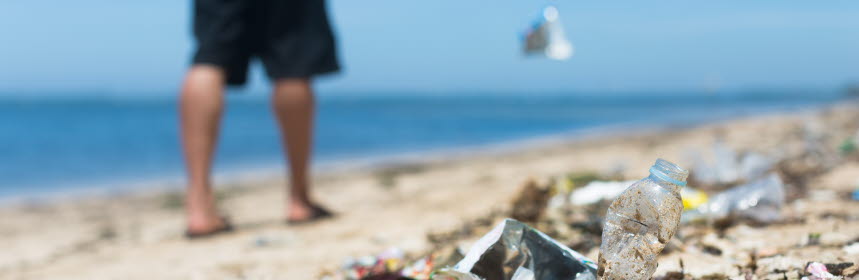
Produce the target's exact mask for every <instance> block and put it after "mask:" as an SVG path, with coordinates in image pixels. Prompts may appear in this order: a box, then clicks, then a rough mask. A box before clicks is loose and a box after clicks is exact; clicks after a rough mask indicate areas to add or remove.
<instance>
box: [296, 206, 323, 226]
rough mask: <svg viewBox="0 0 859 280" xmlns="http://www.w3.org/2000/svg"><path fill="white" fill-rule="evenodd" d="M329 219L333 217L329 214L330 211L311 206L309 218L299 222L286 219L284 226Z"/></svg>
mask: <svg viewBox="0 0 859 280" xmlns="http://www.w3.org/2000/svg"><path fill="white" fill-rule="evenodd" d="M331 217H334V214H333V213H331V211H328V210H327V209H325V208H322V207H319V206H313V214H312V215H310V217H308V218H306V219H301V220H294V219H286V224H287V225H290V226H298V225H305V224H309V223H313V222H316V221H319V220H324V219H329V218H331Z"/></svg>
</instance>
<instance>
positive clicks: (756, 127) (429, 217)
mask: <svg viewBox="0 0 859 280" xmlns="http://www.w3.org/2000/svg"><path fill="white" fill-rule="evenodd" d="M857 129H859V107H857V106H856V105H855V104H842V105H839V106H835V107H830V108H824V109H819V110H810V111H807V112H788V113H779V114H771V115H765V116H755V117H750V118H745V119H739V120H731V121H724V122H718V123H711V124H704V125H698V126H694V127H676V128H665V129H660V130H652V131H646V132H642V131H630V132H619V133H613V134H608V135H602V136H594V137H584V138H579V139H571V140H565V141H547V142H545V143H541V144H535V145H529V146H527V147H525V146H518V147H511V148H509V149H507V150H503V151H493V152H485V153H476V154H474V155H467V156H462V155H460V156H456V157H452V158H438V157H436V158H433V159H431V160H425V161H424V160H420V159H417V160H414V161H412V162H407V163H403V164H398V165H391V166H387V167H379V168H369V169H368V168H363V169H359V170H346V171H340V172H328V173H325V172H322V173H325V174H324V175H320V176H317V177H316V178H314V184H315V186H316V189H315V192H316V196H317V197H318V199H319V200H320V201H321V202H322V203H324V204H325V205H327V206H329V207H330V208H331V209H332V210H333V211H335V212H336V213H337V214H338V215H337V217H336V218H334V219H330V220H326V221H322V222H319V223H315V224H309V225H305V226H287V225H285V224H284V223H283V212H284V207H283V202H284V190H283V187H284V186H285V182H284V181H283V180H282V179H281V178H278V177H274V178H259V179H253V180H245V181H241V182H230V183H224V184H219V185H218V186H217V188H218V194H219V197H220V200H221V208H222V209H223V210H224V212H225V213H227V214H228V215H229V216H230V217H231V219H232V220H233V221H234V223H235V225H236V227H237V230H236V231H235V232H233V233H229V234H224V235H220V236H217V237H213V238H209V239H203V240H194V241H188V240H185V239H184V238H183V236H182V232H183V229H184V228H183V222H184V221H183V211H182V205H181V203H182V198H181V193H179V192H175V191H157V192H151V193H125V194H112V195H92V196H87V197H78V198H75V199H60V200H53V201H48V202H40V201H29V202H15V203H11V204H7V205H4V206H0V248H3V249H2V251H3V253H2V254H0V279H316V278H317V277H318V275H319V274H320V273H321V272H322V271H324V270H330V269H334V268H336V267H337V266H338V265H339V264H340V263H341V262H342V261H343V259H344V258H346V257H349V256H362V255H368V254H374V253H377V252H380V251H382V250H384V249H386V248H389V247H399V248H401V249H403V250H405V251H406V252H407V253H409V254H411V255H420V254H423V253H426V252H428V251H430V250H431V249H432V246H433V244H432V243H431V242H430V241H429V240H428V238H427V234H428V233H433V232H444V231H451V230H454V229H456V228H458V227H460V226H461V225H462V224H463V223H464V222H466V221H470V220H474V219H478V218H480V217H485V216H486V215H487V213H490V212H493V211H495V212H504V211H509V210H510V209H509V208H510V201H511V200H512V199H513V198H514V197H515V196H516V195H517V194H518V191H519V189H520V186H521V185H522V183H523V182H525V181H527V180H528V179H530V178H535V179H537V180H543V179H545V178H550V177H552V176H559V175H563V174H567V173H570V172H595V173H599V174H614V175H617V176H621V177H624V178H627V179H639V178H642V177H644V176H646V175H647V172H648V171H647V170H648V167H649V166H650V165H652V164H653V162H654V161H655V159H656V158H658V157H661V158H666V159H670V160H672V161H675V162H676V163H678V164H679V165H681V166H690V167H691V165H692V159H691V158H690V156H689V154H690V151H694V150H707V149H709V147H710V146H711V145H712V143H713V142H714V141H715V139H716V138H721V139H724V141H725V143H726V144H727V145H729V146H731V147H733V148H736V149H738V150H752V151H757V152H760V153H762V154H765V155H771V156H783V155H790V154H792V153H800V152H802V151H803V150H804V149H805V145H806V143H807V141H808V139H807V138H808V135H814V136H815V137H818V136H819V138H820V139H819V142H820V145H821V147H824V148H825V149H826V150H828V151H830V152H834V153H837V151H836V149H837V147H838V146H839V145H840V144H841V142H842V141H843V140H844V139H845V138H846V137H848V136H850V135H852V134H854V133H856V131H857ZM815 141H817V140H815ZM693 172H694V170H693ZM803 176H808V178H804V180H806V181H807V182H808V183H807V185H808V188H809V190H811V191H809V192H808V193H805V194H802V195H801V197H800V198H799V199H796V200H791V202H790V203H789V204H788V205H787V206H786V207H785V208H784V209H783V210H782V211H783V212H785V213H786V214H788V215H789V216H790V217H800V218H804V222H803V223H787V224H777V225H770V226H766V227H751V226H746V225H738V226H733V227H731V228H728V229H727V230H726V231H725V232H724V233H723V235H721V236H719V235H709V234H704V235H701V236H702V237H701V238H700V240H697V239H696V241H694V242H697V243H695V244H702V243H708V244H709V243H713V244H721V245H718V246H721V247H723V248H724V249H722V251H723V252H722V254H721V255H720V256H715V255H712V254H705V253H701V252H695V251H688V250H686V251H684V250H674V251H672V252H668V253H666V254H664V255H663V256H661V257H660V266H659V268H658V270H657V273H656V275H657V276H658V275H664V274H665V273H667V272H669V271H675V270H678V269H679V260H680V259H682V260H683V262H684V269H685V272H687V273H690V274H692V275H695V276H696V277H698V276H702V275H707V274H711V273H714V272H719V273H724V274H725V275H728V276H734V275H739V274H740V273H741V272H740V271H738V270H742V266H740V267H737V264H739V263H743V262H744V261H746V260H744V259H743V258H744V257H743V256H744V254H746V255H748V254H747V253H746V252H749V251H751V250H755V251H757V252H760V251H765V252H776V253H774V254H775V255H776V256H780V257H782V258H783V259H780V260H773V259H771V258H769V259H766V260H763V259H759V260H758V264H759V266H764V265H770V266H773V265H777V266H778V265H782V264H768V263H767V262H777V261H783V262H785V263H788V264H789V265H796V263H799V265H803V264H804V263H805V262H806V261H810V260H817V261H827V262H836V261H837V262H842V261H848V260H849V261H853V262H855V263H859V255H856V254H854V255H848V254H847V253H846V252H845V251H844V250H842V246H844V244H846V243H848V242H850V241H851V240H859V218H857V215H859V202H856V201H850V200H849V199H845V197H844V194H845V193H846V192H847V191H851V190H853V189H855V188H856V187H857V186H856V184H857V180H859V160H857V159H856V158H846V159H843V160H841V161H839V162H838V165H837V166H832V167H829V168H826V169H825V170H824V171H822V172H821V173H820V174H810V173H809V174H808V175H803ZM833 194H834V195H835V198H832V195H833ZM694 230H696V229H693V228H688V229H687V228H681V231H680V234H687V235H693V234H692V233H690V231H694ZM814 232H817V233H821V237H820V239H821V240H820V243H821V244H822V245H820V246H816V247H815V246H811V247H802V246H799V245H798V244H800V243H801V242H802V240H803V238H806V237H807V236H808V234H809V233H814ZM702 240H703V241H702ZM690 242H692V241H690ZM714 246H716V245H714ZM582 253H584V254H586V255H587V256H589V257H591V258H592V259H596V251H595V250H590V251H587V252H582ZM747 257H748V256H747ZM784 259H787V260H784ZM761 261H764V263H761ZM746 262H747V261H746ZM761 279H764V278H761ZM773 279H782V278H773Z"/></svg>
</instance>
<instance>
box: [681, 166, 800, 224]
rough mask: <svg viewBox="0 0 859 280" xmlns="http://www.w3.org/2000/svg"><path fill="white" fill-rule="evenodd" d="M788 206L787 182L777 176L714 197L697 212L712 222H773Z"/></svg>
mask: <svg viewBox="0 0 859 280" xmlns="http://www.w3.org/2000/svg"><path fill="white" fill-rule="evenodd" d="M784 203H785V189H784V183H783V182H782V180H781V178H780V177H779V176H778V174H776V173H770V174H769V175H768V176H766V177H763V178H760V179H758V180H755V181H752V182H750V183H747V184H743V185H740V186H737V187H734V188H732V189H729V190H727V191H724V192H722V193H720V194H717V195H715V196H712V198H710V199H709V201H708V202H707V203H706V204H704V205H702V206H701V207H699V208H698V209H697V210H698V211H699V212H700V213H701V214H703V215H704V216H705V217H706V218H708V219H710V220H720V219H725V218H728V217H740V218H749V219H752V220H753V221H756V222H760V223H771V222H774V221H776V220H778V219H780V218H781V214H780V209H781V207H782V206H783V205H784Z"/></svg>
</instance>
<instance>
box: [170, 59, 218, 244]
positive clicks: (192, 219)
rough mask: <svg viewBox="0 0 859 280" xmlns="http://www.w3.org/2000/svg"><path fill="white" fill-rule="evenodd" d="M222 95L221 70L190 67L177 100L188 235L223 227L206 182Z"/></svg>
mask: <svg viewBox="0 0 859 280" xmlns="http://www.w3.org/2000/svg"><path fill="white" fill-rule="evenodd" d="M223 95H224V71H223V70H222V69H221V68H220V67H216V66H208V65H195V66H193V67H191V69H190V70H189V71H188V74H187V76H186V77H185V83H184V85H183V86H182V93H181V96H180V98H179V111H180V119H181V121H180V122H181V130H182V131H181V134H182V147H183V150H184V155H185V167H186V169H187V173H188V174H187V176H188V186H187V188H188V190H187V193H186V199H185V210H186V212H187V219H188V232H189V233H207V232H212V231H216V230H218V229H220V228H221V227H223V226H224V221H223V220H222V219H221V217H220V216H219V214H218V213H217V210H216V207H215V199H214V196H213V195H212V187H211V182H210V181H209V178H210V172H211V166H212V157H213V156H212V155H213V153H214V151H215V144H216V143H217V137H218V126H219V123H220V120H221V112H222V111H223V107H224V97H223Z"/></svg>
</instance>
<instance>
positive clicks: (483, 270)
mask: <svg viewBox="0 0 859 280" xmlns="http://www.w3.org/2000/svg"><path fill="white" fill-rule="evenodd" d="M596 269H597V267H596V265H595V264H594V262H593V261H591V260H589V259H588V258H586V257H584V256H583V255H581V254H579V253H578V252H576V251H573V250H571V249H570V248H567V246H564V245H562V244H561V243H558V242H557V241H555V240H554V239H552V238H550V237H549V236H547V235H545V234H543V233H542V232H540V231H538V230H536V229H534V228H531V227H530V226H528V225H525V224H523V223H521V222H519V221H516V220H513V219H505V220H504V221H502V222H501V223H500V224H498V225H497V226H496V227H495V228H494V229H492V231H490V232H489V233H487V234H486V235H484V236H483V237H482V238H480V240H478V241H477V243H475V244H474V245H473V246H472V247H471V250H469V251H468V253H467V254H466V255H465V258H463V259H462V260H461V261H460V262H459V263H457V264H456V265H455V266H453V267H452V268H447V269H442V270H440V271H438V273H436V274H435V275H434V276H433V278H432V279H433V280H478V279H486V280H507V279H517V280H530V279H571V280H572V279H576V280H585V279H587V280H590V279H593V280H595V279H596Z"/></svg>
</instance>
